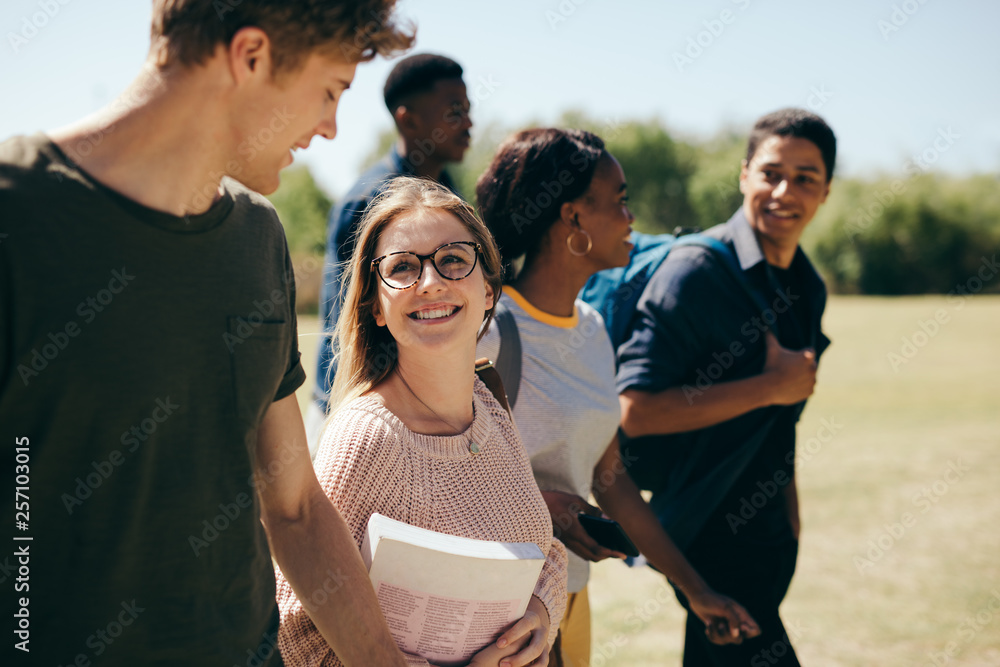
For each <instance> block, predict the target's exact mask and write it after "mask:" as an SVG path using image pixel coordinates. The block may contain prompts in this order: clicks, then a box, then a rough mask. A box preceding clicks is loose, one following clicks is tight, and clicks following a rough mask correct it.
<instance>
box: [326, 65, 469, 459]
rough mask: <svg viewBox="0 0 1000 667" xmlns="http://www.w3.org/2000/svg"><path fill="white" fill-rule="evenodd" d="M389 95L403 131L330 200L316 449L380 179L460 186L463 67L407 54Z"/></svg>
mask: <svg viewBox="0 0 1000 667" xmlns="http://www.w3.org/2000/svg"><path fill="white" fill-rule="evenodd" d="M384 96H385V105H386V107H387V108H388V109H389V113H391V114H392V118H393V121H394V122H395V123H396V130H397V131H398V132H399V139H398V141H397V142H396V143H395V144H394V145H393V147H392V149H391V150H390V151H389V153H388V154H387V155H386V156H385V157H383V158H382V159H381V160H379V162H378V163H377V164H375V165H374V166H373V167H372V168H370V169H369V170H368V171H366V172H365V173H364V174H362V176H361V178H360V179H358V182H357V183H355V184H354V187H353V188H351V191H350V192H349V193H348V194H347V196H346V197H344V200H343V201H342V202H341V203H340V204H339V205H338V206H335V207H334V208H333V210H332V211H331V212H330V221H329V224H328V227H327V241H326V256H325V257H324V262H323V266H324V268H323V284H322V286H321V289H320V301H319V308H320V318H321V319H322V321H323V335H322V336H320V342H319V359H318V362H317V368H316V385H315V386H314V387H313V400H312V404H311V406H310V409H309V412H308V413H307V415H306V431H307V433H308V436H309V449H310V451H311V452H312V453H313V454H314V455H315V453H316V448H317V446H318V445H319V437H320V435H321V431H322V427H323V423H324V421H325V417H326V412H327V409H328V407H329V406H328V404H327V403H328V401H329V399H330V387H331V386H332V385H333V376H334V374H335V373H336V362H335V361H334V359H333V356H334V345H335V343H334V341H333V340H332V335H333V329H334V326H335V325H336V324H337V318H338V315H339V314H340V301H341V297H340V289H341V276H342V267H343V266H344V263H345V262H347V260H349V259H350V258H351V254H352V253H353V252H354V236H355V232H356V231H357V229H358V223H360V222H361V218H362V216H363V215H364V213H365V209H366V208H368V204H369V203H370V202H371V200H372V199H373V198H374V197H375V196H376V195H377V194H378V192H379V190H381V188H382V186H384V185H385V184H386V183H387V182H388V181H390V180H392V179H393V178H395V177H396V176H424V177H427V178H431V179H434V180H435V181H438V182H439V183H441V184H442V185H444V186H445V187H447V188H448V189H449V190H452V191H455V185H454V183H453V182H452V180H451V178H450V177H449V176H448V172H446V171H445V170H444V168H445V165H446V164H448V163H449V162H461V161H462V158H463V157H464V156H465V152H466V151H467V150H468V148H469V137H470V135H469V129H470V128H471V127H472V121H471V120H470V118H469V106H470V105H469V98H468V96H467V94H466V89H465V82H464V81H463V80H462V67H461V66H460V65H459V64H458V63H456V62H455V61H454V60H452V59H451V58H446V57H445V56H439V55H434V54H430V53H421V54H418V55H414V56H410V57H408V58H404V59H403V60H401V61H399V62H398V63H397V64H396V66H395V67H394V68H393V69H392V72H390V73H389V78H388V79H386V82H385V89H384Z"/></svg>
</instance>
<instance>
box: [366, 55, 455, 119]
mask: <svg viewBox="0 0 1000 667" xmlns="http://www.w3.org/2000/svg"><path fill="white" fill-rule="evenodd" d="M461 78H462V66H461V65H459V64H458V63H457V62H455V61H454V60H452V59H451V58H448V57H446V56H439V55H436V54H434V53H418V54H417V55H415V56H410V57H408V58H403V59H402V60H400V61H399V62H398V63H396V66H395V67H393V68H392V71H391V72H389V78H388V79H386V80H385V88H384V89H383V94H384V97H385V106H386V107H387V108H388V109H389V113H392V114H394V113H396V108H397V107H398V106H399V105H400V104H403V103H405V102H406V100H407V99H409V98H411V97H413V96H414V95H419V94H421V93H427V92H430V90H431V89H432V88H434V84H435V83H437V82H438V81H442V80H445V79H461Z"/></svg>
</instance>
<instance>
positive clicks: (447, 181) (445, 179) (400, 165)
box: [389, 142, 458, 195]
mask: <svg viewBox="0 0 1000 667" xmlns="http://www.w3.org/2000/svg"><path fill="white" fill-rule="evenodd" d="M389 162H390V164H391V165H392V167H393V170H394V171H395V172H396V173H397V174H404V175H406V176H414V175H416V173H417V170H416V169H414V168H413V165H412V164H410V161H409V160H407V159H406V158H405V157H403V156H402V155H400V153H399V144H398V142H394V143H393V144H392V150H390V151H389ZM438 183H440V184H441V185H443V186H444V187H446V188H448V189H449V190H451V191H452V192H454V193H455V194H456V195H457V194H458V190H456V189H455V183H454V182H453V181H452V180H451V176H449V175H448V170H447V169H445V170H443V171H442V172H441V178H439V179H438Z"/></svg>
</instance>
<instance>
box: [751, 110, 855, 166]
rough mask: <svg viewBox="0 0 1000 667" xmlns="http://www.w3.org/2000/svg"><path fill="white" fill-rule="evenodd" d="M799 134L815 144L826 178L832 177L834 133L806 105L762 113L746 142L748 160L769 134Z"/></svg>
mask: <svg viewBox="0 0 1000 667" xmlns="http://www.w3.org/2000/svg"><path fill="white" fill-rule="evenodd" d="M773 136H779V137H798V138H800V139H808V140H809V141H811V142H813V143H814V144H816V148H818V149H819V152H820V155H822V156H823V164H825V165H826V182H827V183H829V182H830V179H832V178H833V166H834V163H835V162H836V161H837V137H835V136H834V135H833V130H831V129H830V126H829V125H827V124H826V121H825V120H823V119H822V118H820V117H819V116H817V115H816V114H814V113H812V112H811V111H806V110H805V109H795V108H788V109H779V110H778V111H772V112H771V113H769V114H767V115H766V116H762V117H761V118H759V119H758V120H757V122H756V123H755V124H754V126H753V131H752V132H750V140H749V141H748V142H747V163H749V162H750V160H751V159H753V156H754V153H756V152H757V146H759V145H760V143H761V142H762V141H764V140H765V139H767V138H768V137H773Z"/></svg>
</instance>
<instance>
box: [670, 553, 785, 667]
mask: <svg viewBox="0 0 1000 667" xmlns="http://www.w3.org/2000/svg"><path fill="white" fill-rule="evenodd" d="M797 553H798V543H797V542H794V541H789V542H785V543H782V544H778V545H773V546H771V545H768V546H764V545H746V544H731V545H726V546H725V547H716V548H715V549H707V548H700V549H697V550H694V549H693V550H692V552H691V553H690V554H688V558H689V560H690V561H691V564H692V565H693V566H694V568H695V569H696V570H697V571H698V572H699V574H701V576H702V577H703V578H704V579H705V581H706V582H707V583H708V584H709V585H710V586H711V587H712V588H713V589H715V591H716V592H717V593H720V594H723V595H728V596H729V597H731V598H733V599H734V600H736V601H737V602H738V603H740V604H741V605H743V607H744V608H745V609H746V610H747V611H748V612H750V615H751V616H753V618H754V620H755V621H757V624H758V625H759V626H760V629H761V633H760V635H758V636H757V637H754V638H753V639H745V640H744V641H743V643H742V644H738V645H737V644H727V645H725V646H719V645H717V644H713V643H711V642H710V641H709V640H708V637H706V636H705V624H704V623H702V621H701V619H699V618H698V617H697V616H696V615H694V614H692V613H691V612H690V610H689V611H688V616H687V627H686V629H685V636H684V663H683V664H684V667H773V666H775V665H780V666H781V667H797V666H798V665H799V661H798V658H797V657H796V655H795V649H793V648H792V643H791V640H792V639H794V638H795V636H796V634H797V633H796V632H794V631H793V632H792V636H791V637H789V633H788V632H787V631H786V629H785V625H784V624H783V623H782V621H781V618H780V617H779V616H778V605H780V604H781V601H782V599H783V598H784V597H785V593H786V592H787V591H788V585H789V584H790V583H791V581H792V574H793V573H794V572H795V559H796V556H797ZM677 598H678V600H680V603H681V604H682V605H683V606H684V608H685V609H689V607H688V604H687V600H686V599H685V598H684V595H683V594H681V593H680V592H678V594H677Z"/></svg>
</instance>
